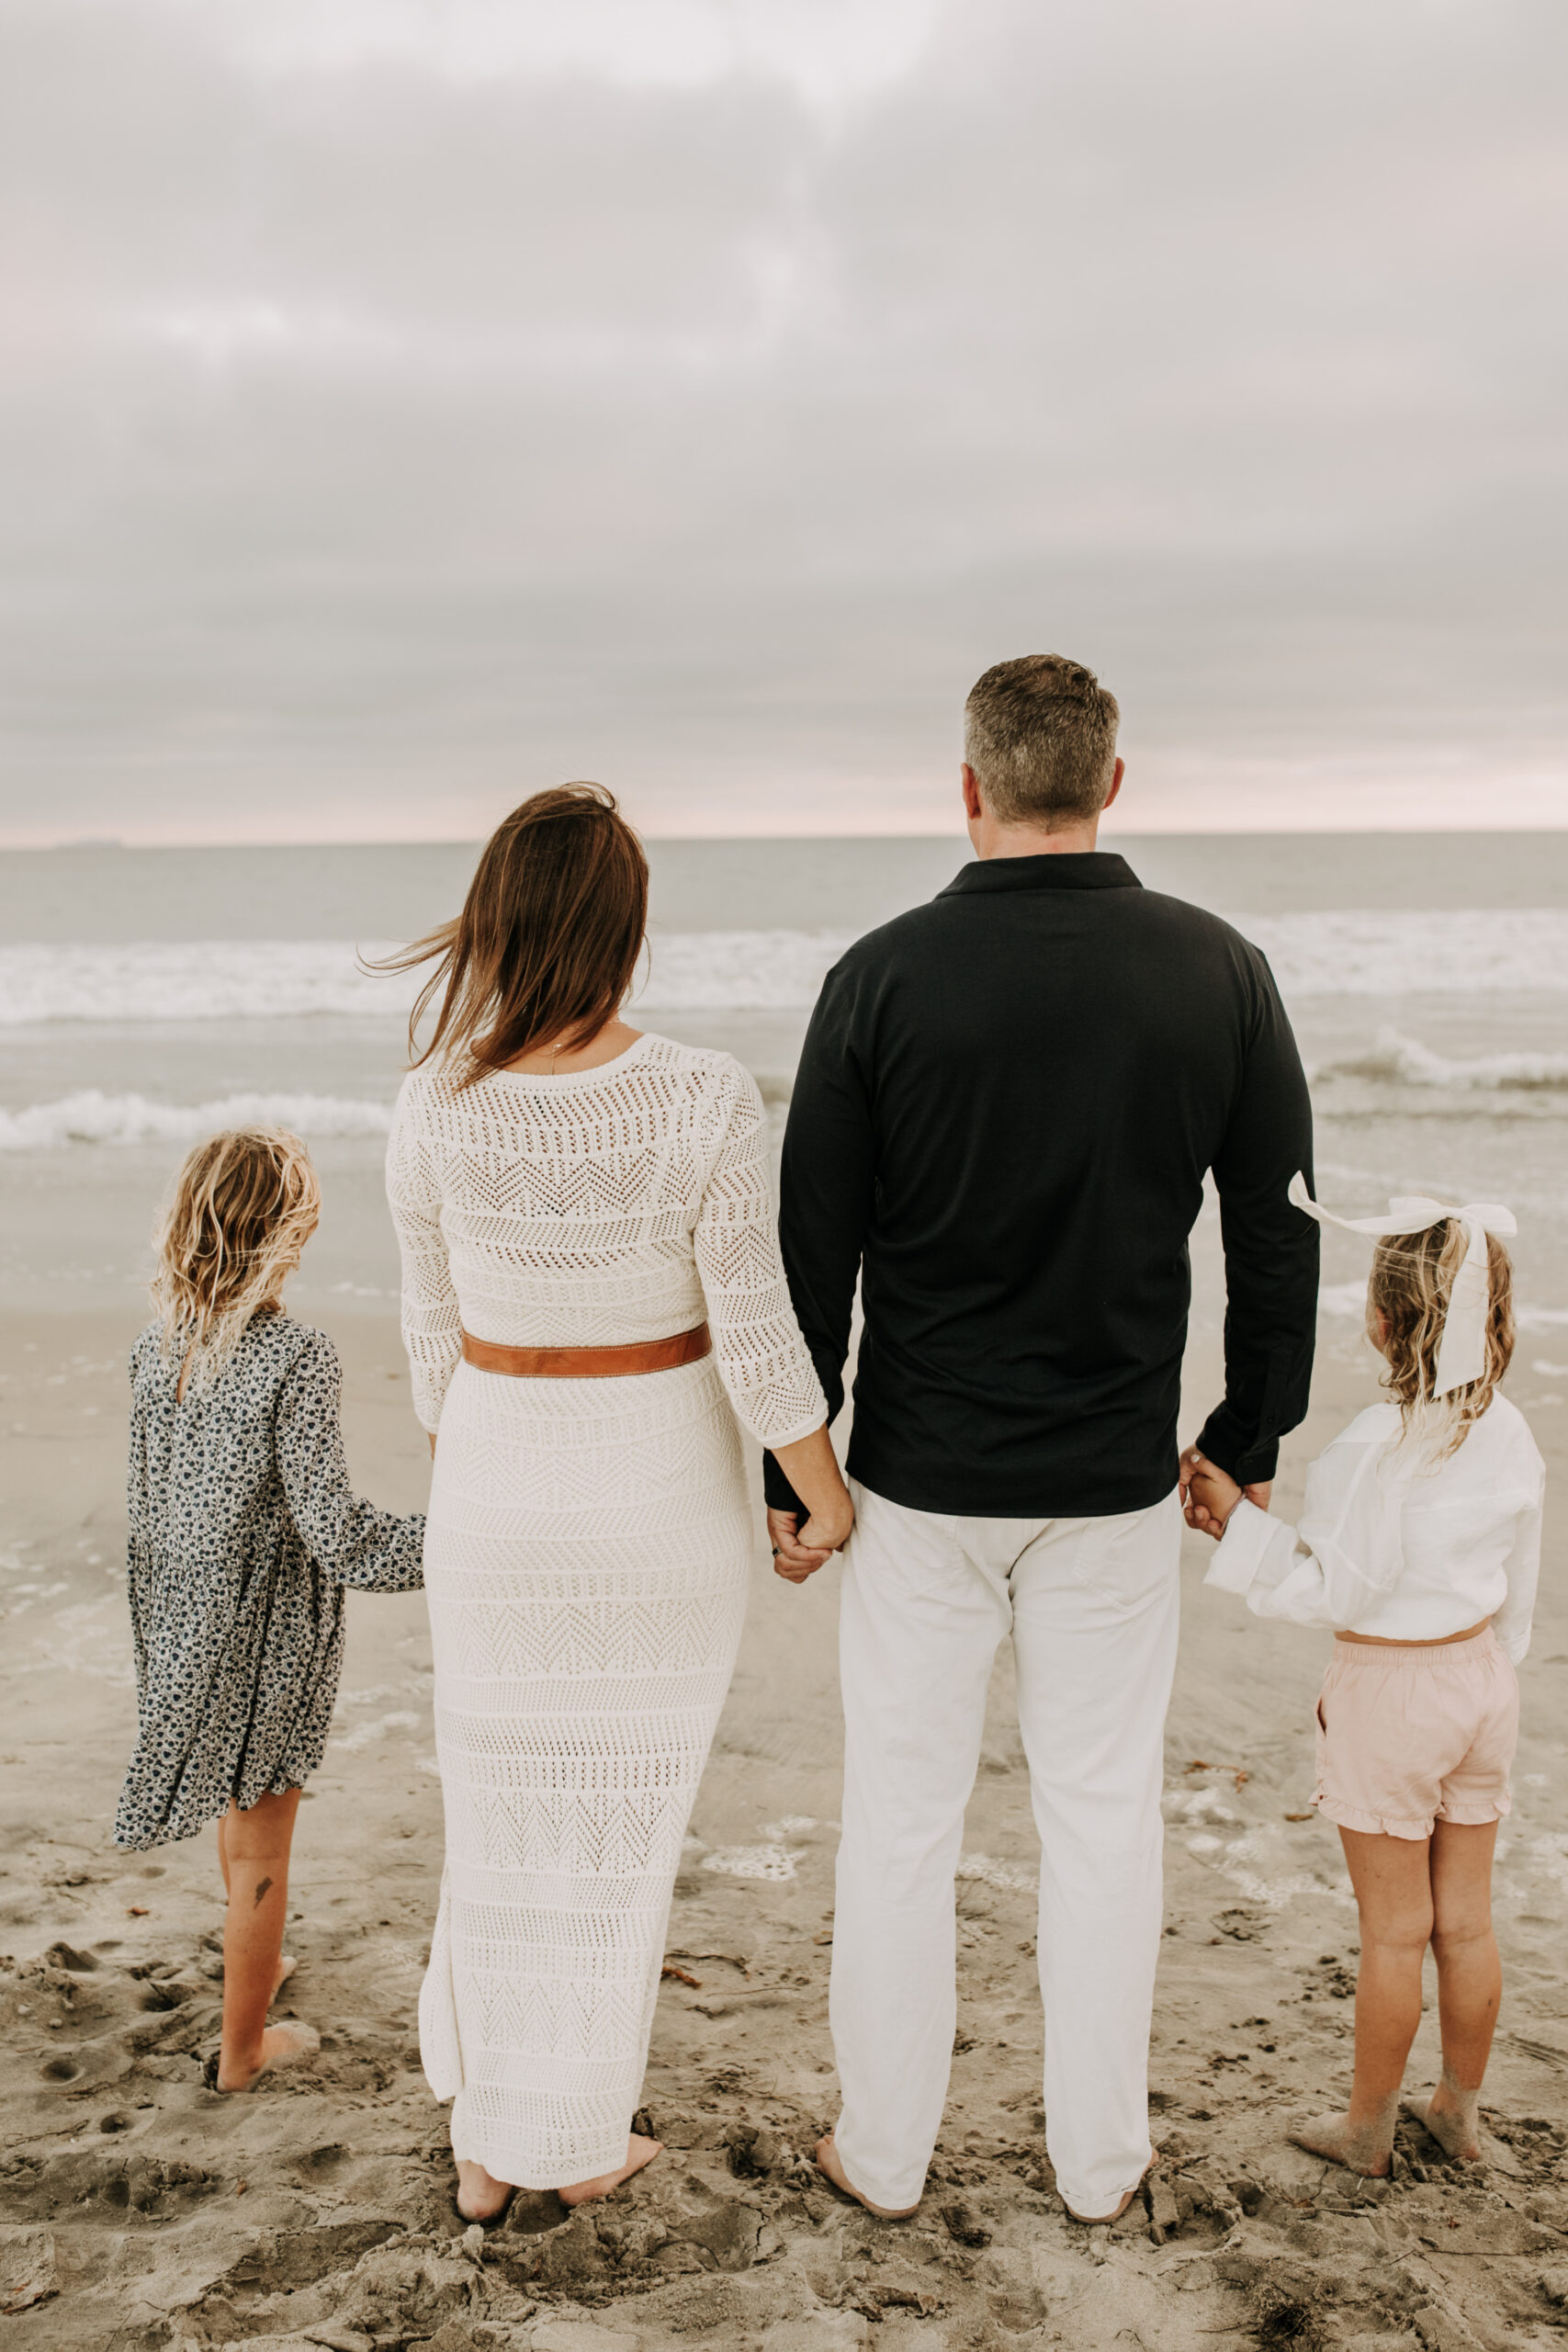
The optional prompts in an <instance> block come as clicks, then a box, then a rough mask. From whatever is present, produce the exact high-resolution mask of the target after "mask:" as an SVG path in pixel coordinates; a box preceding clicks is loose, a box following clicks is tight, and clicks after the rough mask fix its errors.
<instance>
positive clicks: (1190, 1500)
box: [1181, 1445, 1245, 1538]
mask: <svg viewBox="0 0 1568 2352" xmlns="http://www.w3.org/2000/svg"><path fill="white" fill-rule="evenodd" d="M1181 1469H1182V1478H1183V1492H1184V1496H1185V1502H1186V1519H1187V1524H1188V1526H1189V1527H1192V1528H1196V1529H1197V1531H1198V1532H1199V1533H1200V1534H1201V1535H1213V1536H1214V1537H1216V1538H1218V1537H1219V1536H1221V1535H1223V1534H1224V1532H1225V1522H1226V1521H1227V1520H1228V1519H1229V1517H1230V1515H1231V1513H1232V1511H1233V1510H1235V1507H1236V1505H1237V1503H1239V1502H1240V1501H1241V1499H1242V1496H1243V1493H1244V1491H1245V1490H1244V1489H1243V1488H1242V1487H1238V1486H1237V1485H1236V1482H1235V1479H1234V1478H1232V1477H1229V1476H1227V1475H1226V1474H1225V1472H1224V1471H1223V1470H1222V1469H1221V1468H1220V1466H1219V1464H1218V1463H1217V1462H1210V1461H1208V1460H1207V1459H1206V1457H1205V1456H1204V1455H1202V1454H1201V1453H1199V1451H1198V1449H1197V1447H1196V1446H1195V1445H1192V1446H1189V1447H1188V1449H1187V1451H1186V1453H1184V1454H1183V1455H1182V1457H1181Z"/></svg>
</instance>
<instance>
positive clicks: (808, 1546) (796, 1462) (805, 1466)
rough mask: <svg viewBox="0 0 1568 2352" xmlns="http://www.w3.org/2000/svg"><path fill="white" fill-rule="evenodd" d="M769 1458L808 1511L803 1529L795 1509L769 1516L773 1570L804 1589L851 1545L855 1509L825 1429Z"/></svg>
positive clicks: (769, 1539)
mask: <svg viewBox="0 0 1568 2352" xmlns="http://www.w3.org/2000/svg"><path fill="white" fill-rule="evenodd" d="M773 1459H774V1461H775V1462H776V1463H777V1464H778V1465H779V1467H780V1469H781V1470H782V1471H783V1472H784V1476H785V1477H786V1478H787V1479H788V1480H789V1483H790V1485H791V1486H792V1487H794V1488H795V1493H796V1494H797V1495H798V1496H799V1497H800V1498H801V1500H802V1502H803V1503H804V1504H805V1505H806V1512H807V1516H806V1524H805V1525H804V1527H803V1526H802V1525H801V1523H800V1522H801V1514H800V1512H799V1511H798V1510H770V1511H769V1513H768V1541H769V1543H770V1544H772V1545H773V1567H774V1570H775V1572H776V1574H778V1575H779V1576H781V1577H784V1581H785V1583H786V1584H804V1583H805V1582H806V1579H807V1577H812V1576H815V1575H816V1573H817V1571H818V1568H819V1567H821V1566H824V1564H825V1563H826V1562H827V1561H829V1560H830V1559H831V1558H832V1556H833V1555H834V1553H835V1552H837V1551H838V1550H840V1547H841V1546H842V1545H843V1544H847V1543H848V1542H849V1540H850V1535H851V1532H852V1529H853V1527H854V1523H855V1507H854V1504H853V1502H852V1500H851V1498H850V1490H849V1488H848V1487H846V1486H845V1484H844V1480H843V1474H842V1472H841V1471H840V1468H839V1461H838V1456H837V1455H836V1454H835V1453H834V1452H833V1447H832V1442H831V1441H830V1440H829V1435H828V1431H827V1429H826V1427H823V1428H822V1429H819V1430H812V1432H811V1434H810V1436H809V1437H803V1438H797V1439H796V1441H795V1443H794V1444H793V1445H779V1446H775V1447H774V1448H773Z"/></svg>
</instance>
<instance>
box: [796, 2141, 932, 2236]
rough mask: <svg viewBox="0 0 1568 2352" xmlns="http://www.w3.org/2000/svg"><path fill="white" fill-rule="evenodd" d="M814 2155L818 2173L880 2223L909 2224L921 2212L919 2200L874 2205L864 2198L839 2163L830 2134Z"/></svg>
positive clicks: (837, 2152) (818, 2144) (819, 2143)
mask: <svg viewBox="0 0 1568 2352" xmlns="http://www.w3.org/2000/svg"><path fill="white" fill-rule="evenodd" d="M814 2153H815V2154H816V2158H817V2169H818V2172H823V2173H826V2174H827V2176H828V2177H829V2180H830V2181H831V2182H832V2184H833V2186H834V2188H838V2189H841V2190H842V2191H843V2194H844V2195H845V2196H846V2197H852V2198H853V2199H854V2200H855V2203H856V2204H857V2205H863V2206H864V2207H865V2210H866V2211H867V2212H868V2213H874V2214H875V2215H876V2218H877V2220H878V2221H879V2222H907V2221H908V2218H909V2216H910V2214H911V2213H918V2212H919V2210H920V2207H919V2199H916V2201H915V2203H914V2204H913V2205H874V2204H873V2203H872V2201H871V2199H870V2198H869V2197H863V2196H862V2195H861V2193H860V2190H859V2189H858V2188H856V2187H855V2185H854V2182H853V2181H852V2179H851V2178H850V2177H849V2175H848V2174H847V2173H846V2172H845V2170H844V2167H843V2165H841V2164H840V2161H839V2151H838V2150H837V2148H835V2147H834V2145H833V2135H832V2133H831V2132H830V2131H829V2134H828V2136H827V2138H826V2139H825V2140H818V2143H817V2146H816V2149H815V2151H814Z"/></svg>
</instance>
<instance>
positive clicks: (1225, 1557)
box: [1203, 1495, 1280, 1594]
mask: <svg viewBox="0 0 1568 2352" xmlns="http://www.w3.org/2000/svg"><path fill="white" fill-rule="evenodd" d="M1279 1525H1280V1521H1278V1520H1277V1519H1273V1518H1271V1517H1270V1516H1269V1512H1268V1511H1266V1510H1258V1505H1257V1504H1256V1503H1249V1502H1248V1501H1247V1497H1246V1496H1245V1495H1243V1497H1242V1498H1241V1500H1240V1502H1238V1503H1237V1505H1236V1507H1235V1510H1233V1511H1232V1513H1231V1515H1230V1517H1229V1519H1227V1520H1226V1521H1225V1532H1224V1534H1223V1535H1222V1536H1221V1538H1220V1541H1219V1543H1218V1544H1217V1545H1216V1547H1215V1551H1214V1556H1213V1559H1212V1560H1211V1561H1210V1563H1209V1566H1208V1571H1207V1573H1206V1575H1205V1576H1204V1578H1203V1582H1204V1583H1205V1584H1212V1585H1213V1587H1214V1588H1215V1589H1216V1590H1217V1591H1220V1592H1238V1593H1243V1594H1246V1593H1248V1592H1250V1591H1251V1589H1252V1584H1253V1579H1254V1577H1256V1576H1257V1574H1258V1569H1259V1568H1260V1567H1261V1566H1262V1565H1263V1555H1264V1554H1265V1552H1267V1551H1268V1549H1269V1544H1271V1543H1272V1542H1273V1540H1274V1531H1275V1529H1276V1528H1277V1527H1278V1526H1279Z"/></svg>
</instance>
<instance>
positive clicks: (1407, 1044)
mask: <svg viewBox="0 0 1568 2352" xmlns="http://www.w3.org/2000/svg"><path fill="white" fill-rule="evenodd" d="M1314 1077H1316V1078H1318V1079H1325V1078H1360V1079H1369V1080H1372V1081H1374V1082H1375V1083H1378V1084H1382V1085H1384V1086H1425V1087H1443V1088H1448V1089H1450V1090H1453V1091H1460V1092H1466V1093H1475V1092H1485V1091H1502V1092H1506V1091H1508V1090H1509V1089H1514V1090H1517V1091H1541V1090H1546V1091H1551V1090H1553V1089H1563V1088H1568V1054H1513V1053H1503V1054H1478V1055H1475V1056H1474V1057H1472V1058H1465V1057H1457V1056H1456V1057H1450V1056H1447V1055H1443V1054H1435V1053H1433V1051H1432V1050H1431V1048H1430V1046H1423V1045H1422V1044H1421V1043H1420V1042H1419V1040H1418V1039H1417V1038H1415V1037H1406V1036H1404V1035H1403V1034H1402V1032H1401V1031H1399V1030H1397V1029H1380V1030H1379V1032H1378V1035H1377V1042H1376V1044H1375V1045H1374V1046H1373V1047H1372V1049H1371V1053H1368V1054H1359V1055H1355V1056H1353V1057H1350V1058H1349V1059H1348V1060H1346V1061H1337V1062H1328V1063H1325V1064H1324V1065H1323V1066H1322V1067H1321V1068H1320V1069H1317V1070H1316V1071H1314Z"/></svg>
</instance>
